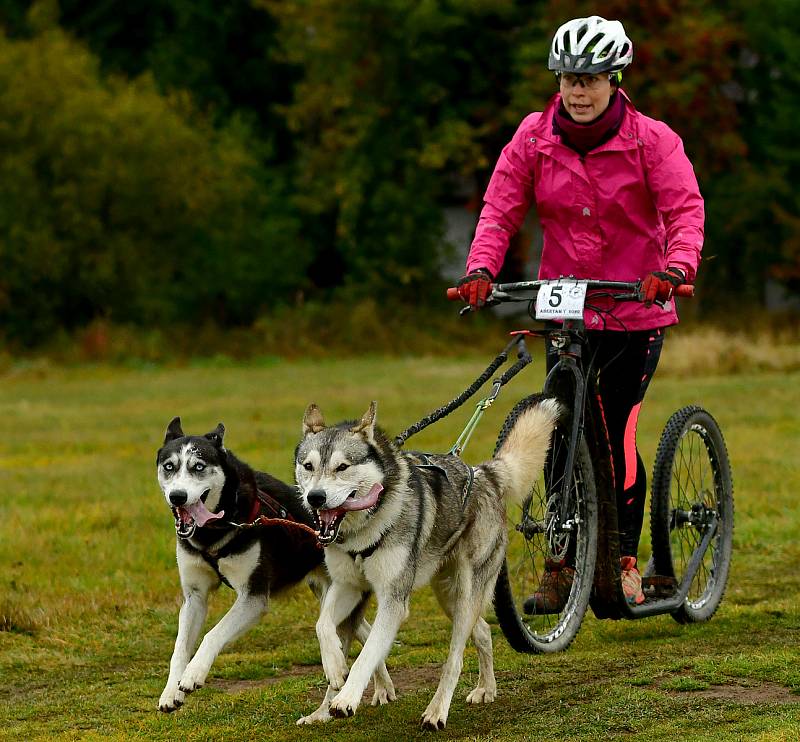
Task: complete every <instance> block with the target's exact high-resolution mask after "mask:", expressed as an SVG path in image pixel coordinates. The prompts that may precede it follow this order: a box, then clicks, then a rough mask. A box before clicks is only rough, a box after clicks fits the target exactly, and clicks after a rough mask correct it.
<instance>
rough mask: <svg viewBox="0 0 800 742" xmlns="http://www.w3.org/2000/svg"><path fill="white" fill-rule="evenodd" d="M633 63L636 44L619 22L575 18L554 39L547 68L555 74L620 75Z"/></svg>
mask: <svg viewBox="0 0 800 742" xmlns="http://www.w3.org/2000/svg"><path fill="white" fill-rule="evenodd" d="M632 60H633V43H632V42H631V40H630V39H629V38H628V37H627V35H626V34H625V29H624V28H623V27H622V24H621V23H620V22H619V21H607V20H606V19H605V18H601V17H600V16H599V15H592V16H589V17H588V18H574V19H573V20H571V21H567V22H566V23H565V24H564V25H563V26H561V27H560V28H559V29H558V31H556V35H555V36H554V37H553V43H552V45H551V47H550V57H549V58H548V60H547V68H548V69H550V70H554V71H555V72H574V73H586V74H597V73H598V72H619V71H620V70H622V69H624V68H625V67H627V66H628V65H629V64H630V63H631V61H632Z"/></svg>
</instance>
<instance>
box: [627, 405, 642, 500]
mask: <svg viewBox="0 0 800 742" xmlns="http://www.w3.org/2000/svg"><path fill="white" fill-rule="evenodd" d="M641 406H642V403H641V402H639V404H635V405H634V406H633V407H632V408H631V414H630V415H628V422H627V423H625V437H624V438H623V443H622V445H623V450H624V451H625V484H624V485H623V487H624V488H625V489H628V487H632V486H633V483H634V482H635V481H636V423H638V422H639V408H640V407H641Z"/></svg>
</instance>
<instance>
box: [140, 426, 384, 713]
mask: <svg viewBox="0 0 800 742" xmlns="http://www.w3.org/2000/svg"><path fill="white" fill-rule="evenodd" d="M224 434H225V428H224V426H223V425H222V423H220V424H219V425H218V426H217V427H216V428H215V429H214V430H212V431H211V432H210V433H206V435H186V434H185V433H184V432H183V429H182V428H181V420H180V418H179V417H176V418H174V419H173V420H172V421H171V422H170V424H169V426H168V427H167V432H166V435H165V437H164V443H163V445H162V447H161V448H160V449H159V450H158V454H157V455H156V468H157V475H158V483H159V485H160V486H161V490H162V492H163V493H164V498H165V499H166V501H167V505H169V507H170V508H171V509H172V513H173V516H174V518H175V534H176V537H177V557H178V571H179V573H180V579H181V588H182V589H183V595H184V603H183V606H182V607H181V611H180V615H179V618H178V636H177V637H176V639H175V650H174V652H173V654H172V659H171V660H170V667H169V678H168V680H167V683H166V686H165V688H164V691H163V693H162V694H161V698H160V700H159V703H158V707H159V709H160V710H161V711H175V710H176V709H178V708H179V707H180V706H182V705H183V703H184V701H185V699H186V696H187V694H189V693H191V692H192V691H194V690H197V689H198V688H200V687H201V686H202V685H203V684H204V683H205V680H206V676H207V675H208V671H209V670H210V668H211V665H212V664H213V662H214V660H215V659H216V657H217V655H218V654H219V653H220V651H221V650H222V649H223V648H224V647H225V646H226V645H228V644H229V643H230V642H232V641H234V640H235V639H237V638H238V637H240V636H242V634H244V633H245V632H246V631H247V630H248V629H249V628H250V627H252V626H253V625H254V624H255V623H256V622H257V621H258V619H259V618H260V617H261V616H262V615H263V614H264V613H265V612H266V610H267V607H268V603H269V599H270V598H271V597H272V596H274V595H276V594H277V593H279V592H281V591H282V590H284V589H285V588H288V587H290V586H292V585H295V584H296V583H298V582H300V581H302V580H303V579H305V580H306V581H307V582H308V584H309V586H310V587H311V589H312V590H313V591H314V593H315V594H316V595H317V597H319V598H320V599H321V598H322V596H323V595H324V594H325V591H326V590H327V589H328V587H329V586H330V579H329V578H328V575H327V572H326V571H325V568H324V566H323V565H322V561H323V555H322V549H320V548H319V544H318V543H317V538H316V536H315V535H314V531H313V525H314V521H313V519H312V518H311V517H310V516H309V513H308V511H307V510H306V509H305V508H303V507H302V505H301V504H300V502H299V501H298V499H297V490H296V489H295V488H294V487H292V486H290V485H288V484H285V483H284V482H282V481H280V480H279V479H276V478H275V477H273V476H271V475H270V474H267V473H266V472H260V471H256V470H254V469H252V468H251V467H249V466H248V465H247V464H245V463H244V462H243V461H241V460H240V459H238V458H237V457H236V456H234V454H233V453H232V452H231V451H229V450H228V449H226V448H225V446H224V445H223V436H224ZM223 582H224V583H225V584H226V585H228V586H229V587H231V588H233V589H234V590H235V591H236V601H235V602H234V603H233V605H232V606H231V608H230V610H229V611H228V612H227V613H226V614H225V615H224V616H223V617H222V619H221V620H220V622H219V623H218V624H217V625H216V626H214V628H213V629H211V631H209V632H208V633H207V634H206V636H205V637H204V638H203V641H202V642H201V643H200V646H199V648H198V649H197V652H194V647H195V645H196V643H197V640H198V639H199V637H200V632H201V631H202V628H203V623H204V621H205V618H206V613H207V610H208V599H209V595H210V593H211V592H212V591H214V590H216V589H217V588H218V587H219V586H220V584H222V583H223ZM363 608H364V606H363V605H358V606H356V608H355V610H354V611H353V612H352V613H351V615H350V616H348V617H347V618H346V620H345V621H344V623H343V624H342V626H341V627H340V633H341V635H342V636H341V640H342V642H343V643H344V645H345V646H349V643H350V641H351V640H352V638H353V636H356V637H357V638H358V640H359V641H360V642H361V643H362V644H363V643H364V642H365V641H366V638H367V635H368V634H369V624H368V623H367V622H366V621H364V619H363ZM193 653H194V654H193ZM393 698H394V687H393V686H392V681H391V679H390V678H389V675H388V673H387V672H386V668H385V666H382V667H381V668H380V669H379V672H378V674H377V675H376V677H375V695H374V698H373V703H375V704H378V703H386V702H387V701H389V700H392V699H393ZM327 713H328V712H327V707H326V708H324V709H323V708H320V709H319V710H318V714H317V716H318V717H320V718H324V717H326V716H327Z"/></svg>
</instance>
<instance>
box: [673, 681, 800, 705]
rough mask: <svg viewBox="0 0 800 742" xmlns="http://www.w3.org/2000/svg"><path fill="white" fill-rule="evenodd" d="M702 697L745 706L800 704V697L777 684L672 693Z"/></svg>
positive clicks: (711, 687)
mask: <svg viewBox="0 0 800 742" xmlns="http://www.w3.org/2000/svg"><path fill="white" fill-rule="evenodd" d="M685 694H689V695H692V696H700V697H701V698H712V699H714V700H720V701H733V702H734V703H741V704H743V705H751V704H758V703H800V695H797V694H796V693H792V691H791V690H790V689H789V688H786V687H784V686H782V685H778V684H777V683H762V684H761V685H752V686H745V685H712V686H710V687H708V688H705V689H703V690H689V691H670V695H685Z"/></svg>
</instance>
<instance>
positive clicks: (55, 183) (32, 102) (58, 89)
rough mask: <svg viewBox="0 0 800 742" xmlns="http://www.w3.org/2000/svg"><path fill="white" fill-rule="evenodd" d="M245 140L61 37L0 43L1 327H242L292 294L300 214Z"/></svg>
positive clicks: (301, 264)
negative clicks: (104, 323)
mask: <svg viewBox="0 0 800 742" xmlns="http://www.w3.org/2000/svg"><path fill="white" fill-rule="evenodd" d="M248 141H249V134H248V131H247V129H246V127H244V126H243V125H241V124H238V125H237V123H236V121H235V120H234V121H233V122H232V123H231V124H229V125H228V126H226V127H225V128H223V129H221V130H215V129H214V128H213V127H212V126H211V125H210V123H209V122H208V121H207V120H206V119H205V118H204V117H202V116H201V115H199V114H198V113H197V112H196V111H194V110H193V109H192V106H191V103H190V101H189V100H188V98H187V97H186V96H180V95H175V96H172V97H171V98H165V97H163V96H162V95H160V94H159V93H158V92H157V90H156V89H155V86H154V84H153V82H152V80H151V79H150V78H148V77H143V78H140V79H138V80H136V81H132V82H131V81H126V80H123V79H119V78H110V79H104V78H103V77H102V76H101V75H100V73H99V71H98V64H97V61H96V59H95V58H94V57H92V56H91V55H90V54H89V53H88V52H87V50H86V49H85V48H83V47H82V46H81V45H79V44H77V43H76V42H75V41H73V40H71V39H70V38H69V37H68V36H66V35H65V34H64V33H63V32H61V31H59V30H48V31H46V32H44V33H41V34H40V35H38V36H35V37H34V38H32V39H29V40H14V41H12V40H9V39H7V38H5V37H0V261H1V262H0V264H2V266H3V271H2V272H1V273H0V323H2V326H3V328H4V331H5V333H6V335H7V336H8V337H9V338H12V339H16V340H18V341H22V342H26V343H31V342H35V341H37V340H39V339H41V338H43V337H45V336H46V335H48V334H50V333H52V331H53V330H54V329H55V328H56V327H59V326H64V327H67V328H69V327H75V326H79V325H81V324H84V323H86V322H87V321H90V320H91V319H92V318H95V317H109V318H112V319H113V320H114V321H121V322H130V321H134V322H140V323H145V322H157V321H163V320H168V319H171V318H174V317H176V316H180V315H184V316H191V315H196V316H197V317H198V319H200V320H203V319H205V318H208V317H215V318H218V319H221V320H223V321H225V322H228V323H231V322H234V323H235V322H250V321H252V320H253V319H254V318H255V317H256V316H257V315H258V314H259V311H260V310H261V309H263V307H265V306H267V305H268V304H269V305H272V304H274V303H275V302H276V301H277V302H280V301H282V300H289V299H291V297H292V295H293V292H294V291H296V290H297V288H298V286H301V285H302V283H303V276H304V273H305V268H306V262H307V261H306V259H305V258H304V255H305V251H304V249H303V246H302V243H301V242H300V240H299V239H298V223H297V221H296V220H295V218H294V217H293V216H292V215H291V212H290V210H289V208H288V207H287V206H286V205H285V204H286V198H285V195H284V193H283V191H284V185H283V178H282V177H281V176H280V175H279V174H276V173H273V172H267V171H266V170H265V169H264V168H263V167H262V166H261V165H260V163H259V161H258V159H257V157H256V156H255V154H254V153H252V152H251V151H250V149H249V147H248ZM265 277H267V278H268V280H267V279H265Z"/></svg>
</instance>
